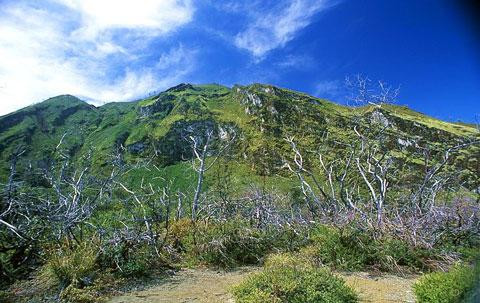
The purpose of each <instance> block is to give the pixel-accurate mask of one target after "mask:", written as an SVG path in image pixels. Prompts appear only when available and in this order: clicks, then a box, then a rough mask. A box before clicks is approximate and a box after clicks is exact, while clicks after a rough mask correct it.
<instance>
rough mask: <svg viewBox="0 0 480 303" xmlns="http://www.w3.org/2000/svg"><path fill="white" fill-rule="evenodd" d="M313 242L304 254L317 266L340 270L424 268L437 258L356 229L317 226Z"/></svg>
mask: <svg viewBox="0 0 480 303" xmlns="http://www.w3.org/2000/svg"><path fill="white" fill-rule="evenodd" d="M311 240H312V242H313V244H312V245H311V246H308V247H306V248H304V249H302V253H303V254H305V255H306V256H308V257H309V258H311V259H312V260H314V261H315V262H316V263H317V264H324V265H329V266H332V267H334V268H338V269H341V270H352V271H354V270H364V269H379V270H382V271H395V270H398V269H400V267H408V268H411V269H425V268H426V267H427V265H426V263H425V262H424V260H426V259H427V258H434V252H433V251H428V250H426V249H422V248H414V247H410V246H409V245H408V244H406V243H405V242H403V241H401V240H397V239H395V238H392V237H387V236H384V237H382V238H379V239H375V238H374V237H373V235H371V234H369V233H368V232H364V231H361V230H355V229H353V228H351V229H349V228H345V229H343V230H339V229H336V228H333V227H327V226H318V227H316V228H315V229H314V230H313V231H312V234H311Z"/></svg>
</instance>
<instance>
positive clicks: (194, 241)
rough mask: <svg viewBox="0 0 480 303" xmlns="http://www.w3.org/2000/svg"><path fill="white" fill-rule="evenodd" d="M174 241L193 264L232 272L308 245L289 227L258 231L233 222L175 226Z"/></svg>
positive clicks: (182, 223)
mask: <svg viewBox="0 0 480 303" xmlns="http://www.w3.org/2000/svg"><path fill="white" fill-rule="evenodd" d="M171 233H172V235H171V241H172V244H173V246H174V247H176V248H177V250H181V251H183V253H184V256H186V257H187V258H190V259H191V260H193V262H198V263H205V264H209V265H214V266H220V267H226V268H232V267H235V266H239V265H249V264H258V263H260V262H262V260H263V259H264V258H265V257H266V256H267V255H268V254H270V253H275V252H285V251H294V250H297V249H299V248H300V247H302V246H305V245H306V244H307V242H308V238H307V236H306V235H304V234H301V233H300V234H299V231H298V230H297V231H296V232H295V231H294V230H293V229H292V228H289V227H284V228H264V229H260V228H255V227H250V225H249V224H248V222H245V221H242V220H232V221H229V222H222V223H215V222H213V223H212V222H210V223H208V224H206V223H203V222H197V223H196V225H195V226H193V224H192V223H191V221H189V220H181V221H178V222H175V223H174V224H172V231H171Z"/></svg>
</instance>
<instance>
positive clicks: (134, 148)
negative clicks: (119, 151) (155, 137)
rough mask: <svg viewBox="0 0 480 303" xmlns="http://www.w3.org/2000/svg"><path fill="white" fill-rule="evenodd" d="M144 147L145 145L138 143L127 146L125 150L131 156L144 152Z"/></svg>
mask: <svg viewBox="0 0 480 303" xmlns="http://www.w3.org/2000/svg"><path fill="white" fill-rule="evenodd" d="M145 147H146V146H145V143H144V142H141V141H140V142H135V143H133V144H130V145H129V146H127V149H128V151H129V152H131V153H132V154H139V153H142V152H143V151H144V150H145Z"/></svg>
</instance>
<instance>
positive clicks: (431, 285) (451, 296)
mask: <svg viewBox="0 0 480 303" xmlns="http://www.w3.org/2000/svg"><path fill="white" fill-rule="evenodd" d="M478 283H479V268H478V267H477V268H476V269H474V268H472V267H471V266H468V265H458V266H454V267H452V268H450V270H449V271H447V272H434V273H430V274H427V275H425V276H423V277H422V278H420V280H419V281H418V282H417V283H416V284H415V286H414V289H415V295H416V297H417V300H418V302H419V303H454V302H466V303H468V302H475V301H474V300H469V299H470V298H471V297H472V296H473V295H474V294H473V291H474V289H475V286H476V285H477V284H478ZM477 299H478V298H477Z"/></svg>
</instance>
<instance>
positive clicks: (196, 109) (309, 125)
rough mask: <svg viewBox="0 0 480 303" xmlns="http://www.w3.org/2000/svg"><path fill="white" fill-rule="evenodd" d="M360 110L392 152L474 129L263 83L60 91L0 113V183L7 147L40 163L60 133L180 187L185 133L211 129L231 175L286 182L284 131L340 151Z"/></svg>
mask: <svg viewBox="0 0 480 303" xmlns="http://www.w3.org/2000/svg"><path fill="white" fill-rule="evenodd" d="M359 116H361V117H362V118H364V120H362V121H370V122H371V123H372V125H373V124H375V125H378V127H379V128H380V127H381V126H382V125H387V124H388V125H390V126H391V127H389V130H388V136H387V137H385V141H384V142H383V144H384V145H385V146H386V147H387V148H388V149H390V150H392V151H397V152H399V153H400V152H401V151H408V150H409V149H411V150H412V153H415V152H416V149H415V148H414V147H416V146H417V147H418V146H431V147H432V148H433V150H435V148H437V149H439V150H440V149H441V148H442V147H445V146H453V145H455V144H459V143H461V142H462V141H463V140H465V139H466V138H469V137H475V136H478V132H477V130H476V129H475V128H474V127H473V126H472V125H466V124H460V123H449V122H444V121H440V120H437V119H434V118H432V117H429V116H427V115H424V114H421V113H418V112H415V111H413V110H410V109H409V108H407V107H404V106H397V105H391V104H382V105H368V106H364V107H360V108H352V107H347V106H341V105H338V104H335V103H332V102H330V101H327V100H324V99H319V98H315V97H312V96H309V95H307V94H304V93H300V92H296V91H292V90H288V89H283V88H278V87H275V86H272V85H264V84H253V85H249V86H240V85H236V86H234V87H233V88H228V87H225V86H221V85H217V84H208V85H192V84H180V85H177V86H175V87H172V88H170V89H168V90H166V91H164V92H162V93H160V94H158V95H155V96H152V97H149V98H147V99H143V100H138V101H134V102H124V103H109V104H105V105H103V106H100V107H95V106H93V105H89V104H87V103H85V102H83V101H82V100H80V99H78V98H76V97H74V96H70V95H62V96H57V97H54V98H50V99H48V100H46V101H44V102H41V103H38V104H35V105H32V106H29V107H26V108H24V109H21V110H19V111H16V112H14V113H11V114H8V115H5V116H2V117H0V163H2V165H1V167H0V183H3V182H4V181H5V180H6V178H7V176H8V170H9V162H10V158H11V155H12V154H13V153H14V152H15V150H16V149H19V148H22V149H24V150H25V152H24V154H23V155H22V159H24V160H23V161H22V164H21V165H22V166H23V167H24V168H26V167H27V166H34V167H39V168H41V167H42V166H45V165H48V157H49V155H51V153H52V152H53V151H54V150H55V148H56V146H57V145H58V143H59V142H60V140H61V138H62V137H63V136H64V135H65V136H64V140H63V143H62V144H63V146H64V147H65V148H66V150H67V153H68V154H69V156H70V157H71V158H72V159H74V160H75V161H80V160H81V161H85V159H87V160H86V161H89V162H90V163H91V164H93V168H94V170H96V171H97V172H98V173H105V169H104V168H105V167H108V166H109V165H110V163H111V161H112V159H113V158H114V154H115V153H117V152H118V151H120V152H121V154H122V155H123V157H124V159H125V161H126V162H128V163H135V162H136V161H139V160H142V159H144V160H145V159H149V158H152V161H153V162H152V164H155V166H156V167H160V168H162V171H163V172H164V173H165V174H167V175H169V176H170V177H173V178H175V179H176V180H177V181H178V183H179V184H182V183H185V184H188V183H190V181H191V179H190V178H193V176H192V175H191V173H188V172H186V171H187V170H186V169H185V168H186V167H187V166H188V165H189V164H188V162H187V161H185V160H186V159H189V158H191V157H192V148H191V145H190V142H189V141H188V136H189V134H194V133H195V134H199V133H204V132H205V130H206V129H213V130H214V131H215V133H216V134H217V135H218V136H217V137H219V138H220V137H221V135H222V134H223V133H228V132H231V133H235V134H236V138H237V143H236V144H235V148H234V149H233V150H232V151H231V152H230V153H229V157H228V159H226V162H228V163H229V169H231V170H232V171H233V172H234V175H235V176H236V178H235V182H238V183H244V184H246V183H248V182H261V180H263V181H265V180H266V181H265V182H268V183H271V184H275V185H278V186H280V187H282V186H288V184H289V183H290V182H291V181H289V180H291V179H289V178H285V177H286V175H288V174H287V171H286V169H285V168H284V166H283V164H284V161H283V159H285V158H290V157H291V155H292V150H291V148H290V146H289V144H288V142H286V141H285V140H284V139H285V138H286V137H287V136H293V137H294V138H295V140H297V141H298V144H299V146H301V148H302V149H303V150H305V151H306V152H309V151H314V150H317V149H318V148H325V150H326V154H329V155H335V154H341V144H340V143H342V142H343V143H345V144H346V143H348V142H349V141H350V140H354V139H355V136H356V135H355V133H354V131H353V128H354V125H355V123H357V122H356V121H357V120H356V119H357V118H358V117H359ZM477 153H478V149H475V148H471V149H469V150H468V152H467V153H466V154H464V155H463V156H460V157H458V159H457V160H458V161H460V162H458V161H457V162H458V163H460V164H458V165H460V166H462V167H463V168H465V167H467V166H468V165H474V164H472V163H470V162H471V159H472V157H474V158H475V157H476V156H478V154H477ZM153 155H155V156H153ZM87 156H88V157H87ZM224 158H226V157H224ZM417 158H418V159H421V158H422V155H421V154H415V155H414V156H413V157H412V158H411V159H410V161H411V162H412V163H415V161H416V159H417ZM418 159H417V160H418ZM312 161H313V160H312ZM226 162H225V163H226ZM417 162H418V161H417ZM477 162H478V161H477ZM472 169H473V168H472ZM150 173H151V172H147V171H146V172H145V174H146V175H147V176H148V175H149V174H150ZM217 173H218V172H217ZM247 179H248V180H247ZM212 180H213V179H210V182H213V181H212Z"/></svg>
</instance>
